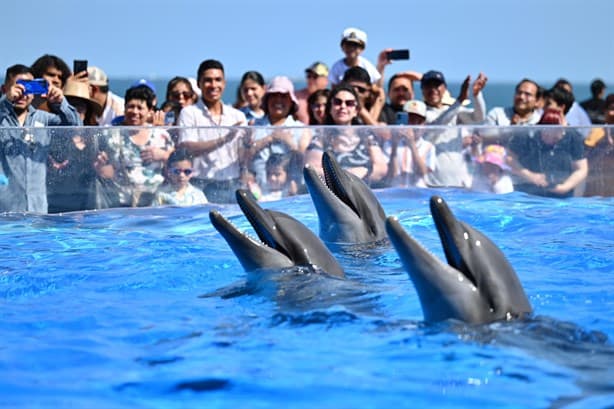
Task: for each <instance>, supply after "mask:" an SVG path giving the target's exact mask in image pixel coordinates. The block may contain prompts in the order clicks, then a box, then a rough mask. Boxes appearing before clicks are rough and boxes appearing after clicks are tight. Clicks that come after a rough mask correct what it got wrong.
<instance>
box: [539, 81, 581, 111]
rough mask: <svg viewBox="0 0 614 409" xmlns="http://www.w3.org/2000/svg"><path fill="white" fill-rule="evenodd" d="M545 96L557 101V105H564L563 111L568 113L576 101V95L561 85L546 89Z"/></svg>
mask: <svg viewBox="0 0 614 409" xmlns="http://www.w3.org/2000/svg"><path fill="white" fill-rule="evenodd" d="M544 97H545V98H550V99H552V100H554V102H556V104H557V105H559V106H563V107H564V109H563V113H564V114H567V113H568V112H569V110H570V109H571V106H572V105H573V103H574V96H573V94H572V93H571V92H569V91H567V90H566V89H563V88H560V87H554V88H551V89H549V90H548V91H546V94H545V95H544Z"/></svg>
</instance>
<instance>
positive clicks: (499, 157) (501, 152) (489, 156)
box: [476, 144, 509, 170]
mask: <svg viewBox="0 0 614 409" xmlns="http://www.w3.org/2000/svg"><path fill="white" fill-rule="evenodd" d="M506 158H507V152H506V151H505V148H504V147H503V146H501V145H497V144H492V145H487V146H486V147H485V148H484V150H483V151H482V154H481V155H480V156H478V158H477V160H476V161H477V162H478V163H485V162H488V163H492V164H493V165H497V166H499V167H500V168H501V169H502V170H508V169H509V166H508V165H507V163H506Z"/></svg>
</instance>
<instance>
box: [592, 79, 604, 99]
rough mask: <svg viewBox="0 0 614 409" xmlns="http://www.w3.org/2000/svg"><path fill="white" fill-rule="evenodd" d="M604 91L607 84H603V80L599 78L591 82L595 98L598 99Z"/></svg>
mask: <svg viewBox="0 0 614 409" xmlns="http://www.w3.org/2000/svg"><path fill="white" fill-rule="evenodd" d="M604 89H605V82H603V80H601V79H599V78H597V79H596V80H593V82H591V94H592V95H593V98H597V97H598V96H599V94H600V93H601V92H602V91H603V90H604Z"/></svg>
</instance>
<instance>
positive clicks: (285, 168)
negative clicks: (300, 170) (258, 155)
mask: <svg viewBox="0 0 614 409" xmlns="http://www.w3.org/2000/svg"><path fill="white" fill-rule="evenodd" d="M292 158H293V154H292V153H288V154H285V155H282V154H279V153H274V154H272V155H271V156H269V158H268V159H267V161H266V164H265V169H266V181H267V183H266V186H265V187H264V189H262V196H261V197H260V199H259V200H260V201H261V202H269V201H272V200H279V199H281V198H282V197H286V196H292V195H295V194H296V193H297V190H298V186H297V184H296V182H295V181H294V180H293V178H292V173H291V165H292Z"/></svg>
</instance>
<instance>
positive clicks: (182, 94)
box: [171, 91, 192, 99]
mask: <svg viewBox="0 0 614 409" xmlns="http://www.w3.org/2000/svg"><path fill="white" fill-rule="evenodd" d="M171 97H173V98H181V97H184V98H185V99H188V98H192V93H191V92H188V91H175V92H171Z"/></svg>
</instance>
